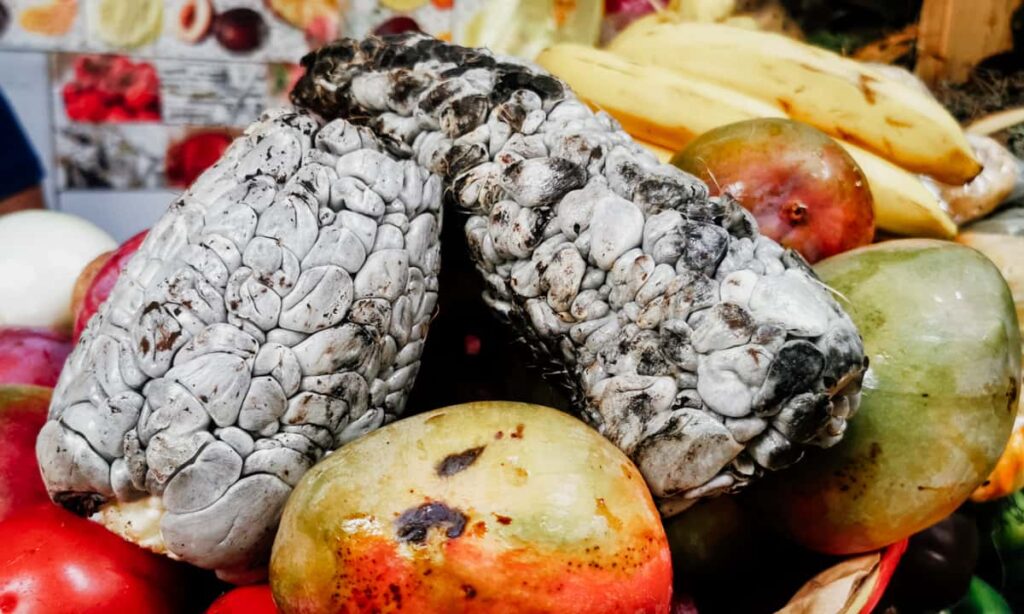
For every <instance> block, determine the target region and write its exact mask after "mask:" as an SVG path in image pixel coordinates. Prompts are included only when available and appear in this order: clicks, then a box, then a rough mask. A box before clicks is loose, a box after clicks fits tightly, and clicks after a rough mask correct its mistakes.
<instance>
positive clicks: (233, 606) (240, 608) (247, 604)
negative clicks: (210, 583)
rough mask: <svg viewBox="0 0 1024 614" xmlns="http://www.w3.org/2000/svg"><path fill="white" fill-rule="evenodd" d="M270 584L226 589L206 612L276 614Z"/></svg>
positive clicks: (211, 613)
mask: <svg viewBox="0 0 1024 614" xmlns="http://www.w3.org/2000/svg"><path fill="white" fill-rule="evenodd" d="M276 613H277V606H276V605H274V597H273V596H272V595H271V594H270V586H269V585H267V584H257V585H255V586H243V587H241V588H236V589H234V590H232V591H228V592H227V593H224V594H223V595H221V597H220V599H218V600H217V601H214V602H213V604H212V605H211V606H210V609H209V610H207V611H206V614H276Z"/></svg>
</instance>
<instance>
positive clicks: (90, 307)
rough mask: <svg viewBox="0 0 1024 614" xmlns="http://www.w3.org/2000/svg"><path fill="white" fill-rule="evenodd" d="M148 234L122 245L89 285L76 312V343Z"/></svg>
mask: <svg viewBox="0 0 1024 614" xmlns="http://www.w3.org/2000/svg"><path fill="white" fill-rule="evenodd" d="M148 233H149V231H148V230H143V231H142V232H140V233H139V234H137V235H135V236H134V237H132V238H130V239H128V240H127V241H125V242H124V243H122V244H121V246H120V247H118V248H117V250H116V251H115V252H114V253H113V254H112V255H111V256H110V258H108V259H107V261H106V262H105V263H104V264H103V267H102V268H100V270H99V272H97V273H96V276H95V277H93V279H92V283H91V284H89V288H88V289H87V290H86V291H85V296H83V297H82V302H81V304H80V305H79V306H78V310H77V311H76V312H75V327H74V332H73V333H72V336H71V338H72V339H73V340H74V341H75V342H76V343H77V342H78V338H79V337H81V336H82V331H83V330H85V326H86V325H87V324H88V323H89V319H90V318H92V316H93V315H95V313H96V310H97V309H99V308H100V305H101V304H103V301H105V300H107V297H108V296H110V291H111V290H113V289H114V284H115V283H117V278H118V277H120V275H121V271H123V270H124V267H125V266H126V265H127V264H128V259H129V258H131V257H132V254H134V253H135V252H137V251H139V246H140V245H142V240H143V239H145V238H146V235H147V234H148Z"/></svg>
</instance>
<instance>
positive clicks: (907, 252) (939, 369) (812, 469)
mask: <svg viewBox="0 0 1024 614" xmlns="http://www.w3.org/2000/svg"><path fill="white" fill-rule="evenodd" d="M816 270H817V272H818V274H819V275H820V276H821V278H822V280H823V281H824V282H825V283H826V284H828V285H829V286H830V287H831V288H832V289H833V290H834V291H835V292H836V294H837V296H838V297H840V302H841V303H842V304H843V306H844V308H846V309H847V312H848V313H849V314H850V316H851V317H852V318H853V320H854V323H856V324H857V326H858V328H859V329H860V332H861V334H862V336H863V337H864V346H865V349H866V351H867V354H868V356H869V360H870V366H869V368H868V371H867V373H866V375H865V377H864V383H863V395H862V401H861V404H860V408H859V412H858V413H857V415H856V416H854V417H853V419H852V420H851V421H850V423H849V428H848V429H847V431H846V434H845V436H844V437H843V440H842V442H840V443H839V444H838V445H836V446H835V447H833V448H831V449H828V450H817V451H815V452H814V453H809V454H808V455H807V458H805V459H804V461H803V462H801V463H799V465H797V466H795V467H793V468H792V469H791V470H787V471H785V472H780V473H779V474H777V475H773V476H771V477H770V479H767V480H765V481H764V483H763V484H761V485H760V487H759V488H757V489H755V491H754V492H753V493H751V495H752V500H753V502H754V504H755V505H756V506H757V507H759V508H761V510H762V511H763V512H764V513H765V514H766V515H767V516H768V518H769V520H770V521H771V522H773V523H774V524H776V525H778V526H779V527H780V528H782V529H783V531H784V532H785V533H787V534H788V535H789V536H791V537H792V538H794V539H795V540H796V541H798V542H800V543H801V544H803V545H805V546H807V547H809V548H812V549H815V550H819V551H822V552H826V553H830V554H851V553H857V552H866V551H869V550H874V549H877V548H880V547H882V546H885V545H888V544H891V543H893V542H896V541H898V540H900V539H903V538H904V537H908V536H909V535H911V534H913V533H916V532H918V531H921V530H923V529H925V528H927V527H929V526H931V525H933V524H935V523H936V522H938V521H940V520H942V519H943V518H945V517H946V516H948V515H949V514H950V513H952V512H953V511H954V510H955V509H956V508H957V507H959V506H960V504H962V503H963V502H964V501H966V500H967V498H968V496H969V495H970V494H971V491H973V490H974V489H975V488H976V487H977V486H978V485H979V484H981V483H982V482H983V481H984V480H985V478H986V477H987V476H988V474H989V472H990V471H991V470H992V468H993V466H994V465H995V463H996V460H997V459H998V458H999V456H1000V454H1001V453H1002V451H1003V448H1004V447H1005V446H1006V442H1007V439H1008V438H1009V436H1010V429H1011V426H1012V425H1013V420H1014V415H1015V414H1016V409H1017V405H1016V404H1017V393H1018V389H1019V384H1020V361H1021V354H1020V351H1021V350H1020V333H1019V331H1018V326H1017V318H1016V313H1015V310H1014V304H1013V299H1012V296H1011V293H1010V290H1009V288H1008V287H1007V285H1006V282H1005V281H1004V280H1003V278H1002V276H1001V275H1000V273H999V269H998V268H996V266H995V265H994V264H992V262H991V261H989V260H988V259H987V258H985V257H984V256H983V255H982V254H980V253H979V252H977V251H975V250H973V249H970V248H968V247H964V246H961V245H957V244H954V243H946V242H940V241H931V240H900V241H889V242H884V243H880V244H876V245H873V246H869V247H865V248H861V249H857V250H854V251H851V252H847V253H845V254H841V255H839V256H835V257H833V258H830V259H828V260H825V261H823V262H821V263H819V264H818V266H817V267H816Z"/></svg>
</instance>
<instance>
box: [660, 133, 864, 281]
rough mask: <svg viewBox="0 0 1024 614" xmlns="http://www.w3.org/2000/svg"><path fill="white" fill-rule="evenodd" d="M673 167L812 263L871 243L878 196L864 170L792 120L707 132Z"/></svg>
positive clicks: (678, 156) (832, 143)
mask: <svg viewBox="0 0 1024 614" xmlns="http://www.w3.org/2000/svg"><path fill="white" fill-rule="evenodd" d="M672 164H674V165H676V166H678V167H679V168H681V169H683V170H684V171H687V172H689V173H691V174H693V175H696V176H697V177H700V178H701V179H703V180H704V182H705V183H707V184H708V187H709V188H710V190H711V193H712V195H718V194H722V193H724V194H729V195H731V196H732V197H733V198H735V199H736V200H738V201H739V202H740V204H742V205H743V206H744V207H746V208H747V209H748V210H749V211H750V212H751V213H753V214H754V217H755V218H757V222H758V225H759V226H760V228H761V233H762V234H764V235H767V236H769V237H771V238H772V239H775V240H776V241H778V242H779V243H781V244H782V245H783V246H785V247H789V248H792V249H795V250H797V251H798V252H800V253H801V254H802V255H803V256H804V258H806V259H807V260H808V261H809V262H817V261H818V260H821V259H822V258H827V257H829V256H832V255H835V254H838V253H840V252H845V251H847V250H850V249H853V248H855V247H859V246H861V245H867V244H868V243H871V240H872V239H873V238H874V234H875V223H874V221H875V218H874V212H873V210H872V198H871V190H870V189H869V188H868V182H867V180H866V179H865V178H864V174H863V173H862V172H861V170H860V167H858V166H857V163H856V162H854V161H853V158H851V157H850V155H849V154H848V153H846V151H845V150H844V149H843V148H842V147H841V146H839V144H838V143H836V142H835V141H833V140H832V139H831V138H829V137H828V136H827V135H825V134H824V133H823V132H820V131H819V130H817V129H815V128H812V127H811V126H808V125H807V124H801V123H799V122H794V121H791V120H788V119H776V118H771V119H753V120H749V121H745V122H739V123H735V124H730V125H728V126H722V127H721V128H716V129H714V130H711V131H710V132H706V133H705V134H703V135H702V136H700V137H699V138H698V139H696V140H695V141H693V142H692V143H690V144H689V145H688V146H687V147H686V149H684V150H683V151H682V152H680V153H678V154H676V156H675V157H674V158H673V159H672Z"/></svg>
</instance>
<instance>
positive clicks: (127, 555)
mask: <svg viewBox="0 0 1024 614" xmlns="http://www.w3.org/2000/svg"><path fill="white" fill-rule="evenodd" d="M195 580H196V572H195V571H192V570H189V569H188V568H187V567H186V566H184V565H182V564H179V563H175V562H174V561H171V560H170V559H168V558H165V557H162V556H159V555H156V554H153V553H151V552H147V551H145V550H143V549H141V548H139V547H138V546H135V545H133V544H130V543H128V542H126V541H124V540H122V539H121V538H120V537H118V536H117V535H114V534H113V533H111V532H109V531H107V530H106V529H104V528H103V527H102V526H101V525H99V524H96V523H94V522H91V521H89V520H86V519H84V518H80V517H78V516H75V515H74V514H71V513H70V512H67V511H65V510H63V509H61V508H59V507H57V506H55V505H52V504H49V503H46V504H43V505H37V506H33V507H29V508H27V509H25V510H23V511H22V512H19V513H18V514H16V515H14V516H12V517H11V518H9V519H7V520H5V521H4V522H2V523H0V611H3V612H17V613H18V614H50V613H53V612H75V613H76V614H101V613H102V614H109V613H111V612H133V613H152V614H157V613H164V612H167V613H168V614H170V613H172V612H180V611H186V610H185V608H186V607H187V606H188V605H189V604H186V603H185V601H186V600H187V599H193V598H194V596H195V592H196V591H195V588H196V587H195V584H194V583H195Z"/></svg>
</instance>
